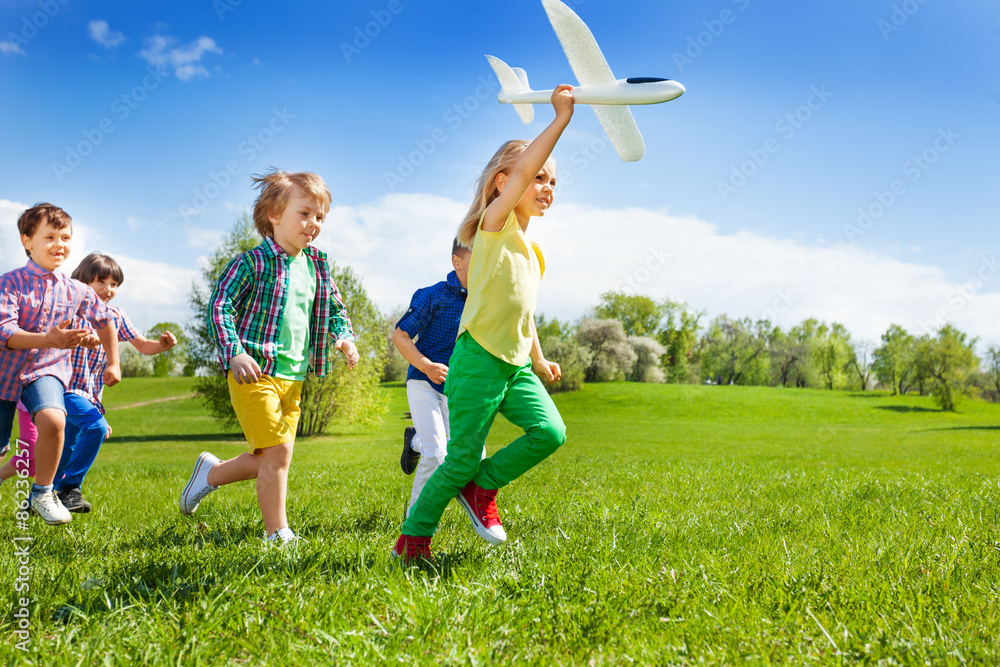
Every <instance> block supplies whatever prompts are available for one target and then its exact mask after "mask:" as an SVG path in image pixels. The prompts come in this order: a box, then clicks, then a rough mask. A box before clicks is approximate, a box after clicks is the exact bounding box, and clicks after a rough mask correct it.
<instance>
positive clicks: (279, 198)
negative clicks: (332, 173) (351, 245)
mask: <svg viewBox="0 0 1000 667" xmlns="http://www.w3.org/2000/svg"><path fill="white" fill-rule="evenodd" d="M250 178H252V179H253V181H254V184H255V185H256V187H258V188H259V189H260V195H259V196H258V197H257V201H256V202H255V203H254V206H253V222H254V225H255V226H256V227H257V232H258V233H259V234H260V235H261V236H265V237H267V236H274V226H273V225H272V224H271V219H270V218H271V216H272V215H273V216H279V217H280V216H281V214H282V213H284V212H285V207H286V206H288V200H289V199H290V198H291V197H292V192H293V191H294V190H296V189H298V190H299V191H301V192H302V193H303V194H307V195H311V196H312V197H314V198H315V199H316V201H317V202H318V203H319V204H320V205H321V206H322V207H323V212H324V213H329V212H330V201H331V200H332V197H331V196H330V190H329V189H328V188H327V187H326V183H325V182H324V181H323V179H322V178H320V177H319V176H317V175H316V174H314V173H312V172H309V171H299V172H295V173H293V174H290V173H288V172H287V171H281V170H279V169H275V170H274V171H272V172H271V173H269V174H264V175H263V176H251V177H250Z"/></svg>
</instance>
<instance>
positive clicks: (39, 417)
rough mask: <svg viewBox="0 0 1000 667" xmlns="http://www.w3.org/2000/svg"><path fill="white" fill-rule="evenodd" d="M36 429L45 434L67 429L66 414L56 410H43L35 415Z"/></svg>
mask: <svg viewBox="0 0 1000 667" xmlns="http://www.w3.org/2000/svg"><path fill="white" fill-rule="evenodd" d="M34 423H35V428H37V429H38V430H39V431H42V432H45V433H51V432H53V431H62V430H63V429H64V428H66V413H65V412H63V411H62V410H58V409H56V408H43V409H41V410H39V411H38V412H36V413H35V417H34Z"/></svg>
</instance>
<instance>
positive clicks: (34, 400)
mask: <svg viewBox="0 0 1000 667" xmlns="http://www.w3.org/2000/svg"><path fill="white" fill-rule="evenodd" d="M65 393H66V389H65V388H63V385H62V382H60V381H59V380H57V379H56V378H54V377H52V376H51V375H45V376H42V377H40V378H38V379H37V380H35V381H34V382H32V383H31V384H29V385H27V386H25V388H24V389H23V390H22V391H21V402H22V403H24V407H26V408H28V413H29V414H30V415H31V418H32V421H34V418H35V415H36V414H38V412H39V411H41V410H44V409H45V408H55V409H56V410H62V411H63V412H66V401H65V400H63V395H64V394H65ZM15 407H16V406H15Z"/></svg>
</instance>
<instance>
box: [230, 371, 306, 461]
mask: <svg viewBox="0 0 1000 667" xmlns="http://www.w3.org/2000/svg"><path fill="white" fill-rule="evenodd" d="M227 379H228V381H229V397H230V399H232V402H233V410H235V411H236V418H237V419H238V420H239V422H240V427H241V428H242V429H243V435H244V436H246V439H247V444H248V446H249V448H250V453H251V454H255V453H256V452H257V450H258V449H265V448H267V447H274V446H276V445H284V444H286V443H289V442H293V441H294V440H295V429H296V428H298V425H299V413H300V410H299V399H300V398H301V396H302V382H296V381H294V380H282V379H281V378H275V377H271V376H270V375H261V376H260V379H259V380H257V381H256V382H255V383H253V384H238V383H237V382H236V380H235V379H233V372H232V371H229V374H228V376H227Z"/></svg>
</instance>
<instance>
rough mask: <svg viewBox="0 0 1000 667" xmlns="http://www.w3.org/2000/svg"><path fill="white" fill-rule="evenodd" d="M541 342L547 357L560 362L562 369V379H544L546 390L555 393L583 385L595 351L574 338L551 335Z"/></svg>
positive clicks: (572, 389) (575, 388)
mask: <svg viewBox="0 0 1000 667" xmlns="http://www.w3.org/2000/svg"><path fill="white" fill-rule="evenodd" d="M540 342H541V345H542V350H544V351H545V358H546V359H548V360H549V361H554V362H556V363H557V364H559V369H560V370H561V371H562V379H560V380H559V381H558V382H553V383H552V384H549V383H548V382H546V381H545V380H544V379H543V380H542V385H543V386H544V387H545V390H546V391H548V392H549V393H550V394H555V393H557V392H561V391H576V390H577V389H579V388H580V387H582V386H583V383H584V380H585V379H586V376H587V369H588V368H589V367H590V363H591V361H593V358H594V355H593V353H592V352H591V351H590V350H589V349H587V348H586V347H584V346H583V345H580V344H579V343H578V342H576V341H575V340H572V339H570V340H565V339H563V338H559V337H557V336H550V337H549V338H546V339H544V340H542V341H540Z"/></svg>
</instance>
